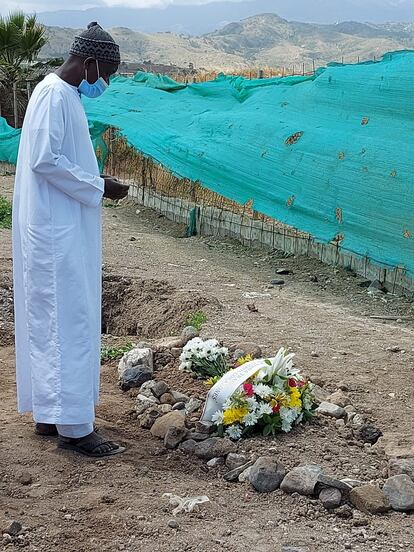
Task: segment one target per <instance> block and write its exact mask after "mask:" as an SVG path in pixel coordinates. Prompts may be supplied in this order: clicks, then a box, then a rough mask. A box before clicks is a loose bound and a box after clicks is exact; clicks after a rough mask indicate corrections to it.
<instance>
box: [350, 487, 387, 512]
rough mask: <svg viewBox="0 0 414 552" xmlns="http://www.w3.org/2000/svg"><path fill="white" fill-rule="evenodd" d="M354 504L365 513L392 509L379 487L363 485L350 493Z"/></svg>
mask: <svg viewBox="0 0 414 552" xmlns="http://www.w3.org/2000/svg"><path fill="white" fill-rule="evenodd" d="M349 498H350V500H351V502H352V504H353V505H354V506H355V508H357V509H358V510H360V511H361V512H364V513H365V514H382V513H384V512H387V511H388V510H389V509H390V504H389V501H388V499H387V497H386V496H385V494H384V493H383V492H382V491H381V489H380V488H379V487H377V486H376V485H362V487H356V488H355V489H352V491H351V492H350V493H349Z"/></svg>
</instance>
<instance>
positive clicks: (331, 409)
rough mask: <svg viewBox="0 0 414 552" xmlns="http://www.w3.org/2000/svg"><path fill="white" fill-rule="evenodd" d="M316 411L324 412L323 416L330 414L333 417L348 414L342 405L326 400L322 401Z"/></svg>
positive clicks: (342, 416) (341, 416)
mask: <svg viewBox="0 0 414 552" xmlns="http://www.w3.org/2000/svg"><path fill="white" fill-rule="evenodd" d="M316 412H318V414H322V416H329V417H331V418H344V417H345V414H346V412H345V410H344V409H343V408H342V407H341V406H337V405H336V404H332V403H330V402H326V401H324V402H321V404H320V405H319V406H318V408H317V409H316Z"/></svg>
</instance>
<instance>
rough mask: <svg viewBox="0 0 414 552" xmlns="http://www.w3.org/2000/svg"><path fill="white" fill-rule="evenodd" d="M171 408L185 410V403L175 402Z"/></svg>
mask: <svg viewBox="0 0 414 552" xmlns="http://www.w3.org/2000/svg"><path fill="white" fill-rule="evenodd" d="M172 409H173V410H185V403H183V402H177V403H175V404H174V405H173V407H172Z"/></svg>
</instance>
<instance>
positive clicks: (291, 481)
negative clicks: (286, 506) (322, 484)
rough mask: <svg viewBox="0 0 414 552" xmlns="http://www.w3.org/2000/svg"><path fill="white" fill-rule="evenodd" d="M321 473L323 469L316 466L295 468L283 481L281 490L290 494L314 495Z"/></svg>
mask: <svg viewBox="0 0 414 552" xmlns="http://www.w3.org/2000/svg"><path fill="white" fill-rule="evenodd" d="M321 473H322V468H321V467H320V466H318V465H316V464H309V465H307V466H299V467H297V468H293V470H291V471H290V472H288V474H287V475H286V477H285V478H284V480H283V481H282V484H281V486H280V488H281V489H282V491H284V492H285V493H289V494H291V493H299V494H300V495H305V496H306V495H308V496H310V495H313V494H314V492H315V487H316V484H317V482H318V476H319V475H320V474H321Z"/></svg>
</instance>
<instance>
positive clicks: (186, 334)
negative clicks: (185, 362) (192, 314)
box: [181, 326, 200, 346]
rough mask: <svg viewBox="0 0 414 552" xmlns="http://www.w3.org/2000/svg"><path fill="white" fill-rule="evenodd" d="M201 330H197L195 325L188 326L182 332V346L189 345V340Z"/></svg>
mask: <svg viewBox="0 0 414 552" xmlns="http://www.w3.org/2000/svg"><path fill="white" fill-rule="evenodd" d="M199 335H200V332H199V331H198V330H196V328H194V327H193V326H186V327H185V328H184V329H183V331H182V332H181V344H182V346H184V345H187V343H188V342H189V341H191V340H192V339H194V338H195V337H198V336H199Z"/></svg>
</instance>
